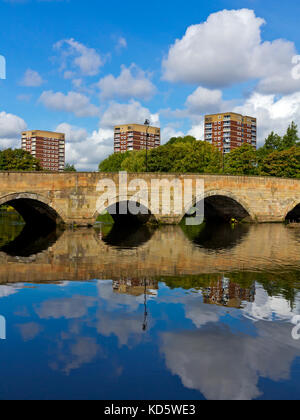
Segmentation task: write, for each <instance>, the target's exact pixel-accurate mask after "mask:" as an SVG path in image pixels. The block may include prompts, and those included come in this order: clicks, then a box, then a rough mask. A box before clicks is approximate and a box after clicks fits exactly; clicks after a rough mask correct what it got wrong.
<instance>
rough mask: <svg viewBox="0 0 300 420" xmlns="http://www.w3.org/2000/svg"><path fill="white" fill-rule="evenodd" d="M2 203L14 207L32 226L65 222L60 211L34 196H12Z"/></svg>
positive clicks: (45, 225)
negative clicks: (59, 213)
mask: <svg viewBox="0 0 300 420" xmlns="http://www.w3.org/2000/svg"><path fill="white" fill-rule="evenodd" d="M1 205H5V206H10V207H13V208H14V209H15V210H16V211H17V212H18V213H19V214H20V216H22V218H23V220H24V222H25V223H26V224H28V225H30V226H36V227H37V226H38V227H49V228H50V227H52V228H54V227H55V226H56V225H59V224H63V221H62V219H61V217H60V216H59V215H58V213H57V212H56V211H55V210H54V209H52V208H51V207H50V206H48V205H47V204H45V203H43V202H42V201H39V200H37V199H33V198H12V199H10V200H7V201H5V203H2V204H1Z"/></svg>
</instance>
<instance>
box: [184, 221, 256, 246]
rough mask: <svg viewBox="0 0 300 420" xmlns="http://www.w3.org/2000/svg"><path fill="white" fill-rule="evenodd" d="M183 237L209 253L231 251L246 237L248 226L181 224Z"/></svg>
mask: <svg viewBox="0 0 300 420" xmlns="http://www.w3.org/2000/svg"><path fill="white" fill-rule="evenodd" d="M181 228H182V230H183V231H184V234H185V236H186V237H187V238H188V239H189V240H190V241H191V242H192V243H193V244H194V245H196V246H197V247H200V248H203V249H206V250H209V251H218V250H219V251H221V250H228V249H233V248H235V247H236V246H237V245H239V244H240V243H241V242H242V241H243V240H244V239H245V237H246V236H247V235H248V233H249V230H250V225H248V224H239V225H235V226H233V225H231V224H230V223H222V222H219V221H217V222H215V223H209V222H208V223H204V224H202V225H201V226H185V225H184V223H183V224H181Z"/></svg>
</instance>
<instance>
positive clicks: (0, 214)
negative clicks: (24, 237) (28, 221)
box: [0, 206, 25, 247]
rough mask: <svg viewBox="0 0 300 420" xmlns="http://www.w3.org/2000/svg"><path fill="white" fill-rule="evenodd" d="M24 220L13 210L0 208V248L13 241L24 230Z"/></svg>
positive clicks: (5, 207) (4, 207)
mask: <svg viewBox="0 0 300 420" xmlns="http://www.w3.org/2000/svg"><path fill="white" fill-rule="evenodd" d="M24 224H25V223H24V220H23V219H22V217H21V216H20V215H19V213H17V212H16V211H15V210H14V209H12V208H11V207H7V206H2V207H0V247H2V246H4V245H5V244H7V243H9V242H12V241H13V240H15V239H16V238H17V237H18V236H19V234H20V233H21V232H22V230H23V228H24Z"/></svg>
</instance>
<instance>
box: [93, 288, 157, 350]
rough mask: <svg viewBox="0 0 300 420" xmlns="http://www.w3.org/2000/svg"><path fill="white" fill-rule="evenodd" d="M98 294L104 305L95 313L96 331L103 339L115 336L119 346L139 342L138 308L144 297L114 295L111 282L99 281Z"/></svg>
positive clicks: (140, 314)
mask: <svg viewBox="0 0 300 420" xmlns="http://www.w3.org/2000/svg"><path fill="white" fill-rule="evenodd" d="M98 293H99V297H100V299H101V300H103V301H104V302H103V304H104V305H99V309H98V312H97V321H96V327H97V331H98V332H99V333H100V334H102V335H104V336H105V337H109V336H110V335H115V336H116V337H117V338H118V341H119V345H120V346H126V345H127V346H129V341H134V342H135V343H137V342H139V341H141V340H142V338H143V334H144V333H143V328H142V327H143V313H142V311H139V308H140V307H141V305H143V304H144V297H143V296H138V297H137V296H132V295H126V294H118V293H114V291H113V287H112V282H111V281H99V282H98ZM104 307H105V309H103V308H104ZM120 311H122V316H120ZM148 329H149V323H148Z"/></svg>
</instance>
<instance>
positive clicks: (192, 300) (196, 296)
mask: <svg viewBox="0 0 300 420" xmlns="http://www.w3.org/2000/svg"><path fill="white" fill-rule="evenodd" d="M158 302H159V303H162V302H163V303H168V304H174V303H176V304H180V305H182V306H183V307H184V310H185V317H186V318H187V319H190V320H191V321H192V322H193V324H194V325H195V326H196V327H197V328H201V327H202V326H204V325H206V324H208V323H210V322H218V320H219V319H220V317H221V316H222V315H224V314H225V312H226V310H227V311H228V309H226V310H225V309H223V308H222V307H219V306H214V305H204V304H203V299H202V292H201V291H199V290H198V291H196V290H193V293H190V294H185V295H182V294H176V293H174V292H173V293H172V294H169V295H168V296H165V295H164V296H160V297H159V298H158Z"/></svg>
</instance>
